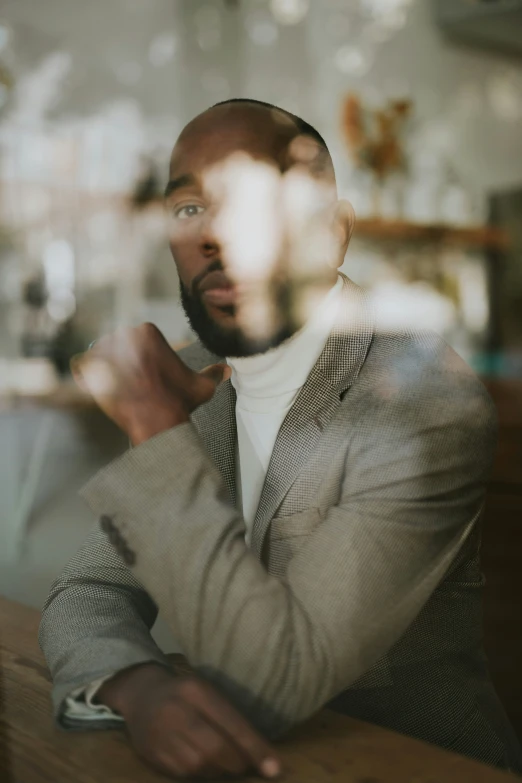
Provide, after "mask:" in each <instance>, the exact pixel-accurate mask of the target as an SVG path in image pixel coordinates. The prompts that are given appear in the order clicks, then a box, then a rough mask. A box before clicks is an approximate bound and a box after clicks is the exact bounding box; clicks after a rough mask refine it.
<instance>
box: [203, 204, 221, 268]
mask: <svg viewBox="0 0 522 783" xmlns="http://www.w3.org/2000/svg"><path fill="white" fill-rule="evenodd" d="M205 218H206V219H205V220H203V225H202V228H201V236H200V240H199V247H200V251H201V253H202V255H203V256H204V257H205V258H214V257H215V256H219V255H220V250H221V248H220V244H219V241H218V238H217V236H216V231H215V228H214V220H213V216H212V215H211V211H210V210H209V211H208V213H207V215H206V216H205Z"/></svg>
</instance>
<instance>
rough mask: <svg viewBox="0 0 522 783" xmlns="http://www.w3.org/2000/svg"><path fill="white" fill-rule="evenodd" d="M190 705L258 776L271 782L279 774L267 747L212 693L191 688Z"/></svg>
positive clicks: (232, 710) (245, 721) (238, 714)
mask: <svg viewBox="0 0 522 783" xmlns="http://www.w3.org/2000/svg"><path fill="white" fill-rule="evenodd" d="M198 685H199V683H198ZM192 702H193V704H195V705H196V706H197V707H198V708H199V710H200V711H201V713H202V714H203V715H205V716H206V717H207V718H208V719H209V720H210V721H211V722H212V724H213V725H214V726H217V727H220V729H221V731H222V732H223V733H225V734H226V735H227V736H228V737H229V738H230V739H231V740H232V741H233V742H234V743H235V745H237V747H238V748H239V749H240V751H241V752H242V753H243V754H244V755H245V756H246V757H247V759H248V760H249V761H250V763H251V765H252V766H254V767H255V768H256V769H257V770H258V771H259V772H260V773H261V775H263V776H264V777H266V778H275V777H277V776H278V775H279V774H280V773H281V764H280V761H279V759H278V758H277V756H276V754H275V752H274V750H273V748H272V746H271V745H270V743H268V742H267V741H266V740H265V739H264V737H262V736H261V735H260V734H258V733H257V731H255V730H254V729H253V728H252V727H251V726H250V724H249V723H248V721H247V720H246V719H245V718H243V716H242V715H240V713H239V712H238V711H237V710H235V709H234V707H232V706H231V705H229V704H228V702H227V701H226V700H225V699H223V698H222V697H221V696H220V695H219V694H218V693H216V692H215V691H214V690H213V689H211V688H209V689H208V692H207V689H206V688H205V687H201V685H199V687H198V688H194V693H193V694H192Z"/></svg>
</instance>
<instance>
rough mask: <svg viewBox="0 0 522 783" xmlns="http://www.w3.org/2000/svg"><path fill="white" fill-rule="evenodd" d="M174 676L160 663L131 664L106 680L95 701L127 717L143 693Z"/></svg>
mask: <svg viewBox="0 0 522 783" xmlns="http://www.w3.org/2000/svg"><path fill="white" fill-rule="evenodd" d="M172 676H173V675H172V674H171V673H170V672H169V670H168V669H167V668H166V667H164V666H162V665H161V664H159V663H151V662H149V663H142V664H138V665H137V666H131V667H129V668H128V669H123V670H122V671H120V672H118V673H117V674H115V675H114V677H111V678H110V679H109V680H106V681H105V682H104V683H103V684H102V686H101V687H100V689H99V691H98V693H97V694H96V697H95V702H98V703H99V704H104V705H106V706H107V707H109V708H110V709H111V710H112V711H113V712H116V713H118V714H119V715H122V716H123V717H124V718H125V717H126V716H127V714H128V713H129V711H130V710H131V709H132V705H133V704H134V703H135V701H136V699H139V698H140V695H141V694H142V693H144V692H147V691H148V690H149V689H150V688H151V687H153V686H154V685H156V684H159V683H162V682H165V679H166V678H168V679H170V678H171V677H172Z"/></svg>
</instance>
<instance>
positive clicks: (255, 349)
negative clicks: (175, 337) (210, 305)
mask: <svg viewBox="0 0 522 783" xmlns="http://www.w3.org/2000/svg"><path fill="white" fill-rule="evenodd" d="M179 289H180V296H181V304H182V306H183V310H184V311H185V315H186V316H187V319H188V322H189V324H190V326H191V327H192V329H193V330H194V332H195V333H196V334H197V336H198V337H199V339H200V341H201V343H202V344H203V345H204V346H205V348H206V349H207V350H208V351H210V352H211V353H213V354H215V355H216V356H219V357H221V358H225V357H228V356H230V357H235V358H244V357H247V356H256V355H258V354H261V353H266V351H268V350H270V348H277V346H278V345H281V343H283V342H284V341H285V340H288V339H289V338H290V337H292V335H293V334H295V332H296V331H297V327H296V326H295V325H294V324H293V323H292V321H291V319H290V317H286V318H283V319H282V322H281V326H280V327H279V328H278V329H277V330H276V331H275V332H274V333H273V334H271V335H268V336H266V337H263V338H262V339H252V338H250V337H248V336H247V335H245V333H244V332H243V330H242V329H241V328H240V327H239V326H231V327H229V328H226V327H224V326H220V325H219V324H218V323H216V321H214V319H213V318H212V317H211V316H210V315H209V314H208V311H207V309H206V307H205V305H204V303H203V300H202V298H201V295H200V294H199V292H198V291H197V290H196V291H194V292H193V293H191V292H190V291H189V289H188V288H187V287H186V286H185V285H184V284H183V283H182V282H181V280H180V281H179ZM287 299H288V296H287V291H286V290H284V289H281V290H280V291H279V292H278V295H277V300H278V305H279V309H280V312H282V313H285V312H287V313H288V312H289V308H288V307H287V306H285V305H287V304H288V303H287ZM222 310H223V312H225V313H228V314H229V315H234V313H235V310H236V308H235V307H234V306H231V307H223V308H222Z"/></svg>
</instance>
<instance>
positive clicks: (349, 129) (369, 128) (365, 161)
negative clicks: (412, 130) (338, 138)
mask: <svg viewBox="0 0 522 783" xmlns="http://www.w3.org/2000/svg"><path fill="white" fill-rule="evenodd" d="M411 110H412V103H411V101H408V100H394V101H390V102H389V103H388V104H387V105H386V106H385V107H384V108H382V109H367V108H365V107H364V106H363V105H362V103H361V100H360V99H359V98H358V97H357V96H356V95H354V94H353V93H350V94H349V95H347V97H346V99H345V101H344V103H343V108H342V131H343V135H344V138H345V140H346V142H347V144H348V148H349V150H350V153H351V155H352V159H353V160H354V162H355V164H356V165H357V166H358V167H360V168H365V169H368V170H369V171H371V172H372V174H373V175H374V177H375V178H376V180H377V183H378V185H379V186H380V185H381V184H382V182H383V180H384V179H385V177H386V176H388V175H389V174H390V173H391V172H392V171H398V170H404V169H405V168H406V157H405V154H404V150H403V147H402V143H401V138H400V136H401V133H402V131H403V130H404V126H405V123H406V120H407V119H408V117H409V116H410V114H411Z"/></svg>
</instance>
